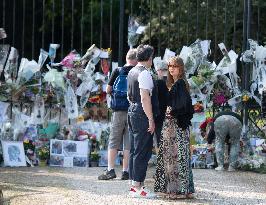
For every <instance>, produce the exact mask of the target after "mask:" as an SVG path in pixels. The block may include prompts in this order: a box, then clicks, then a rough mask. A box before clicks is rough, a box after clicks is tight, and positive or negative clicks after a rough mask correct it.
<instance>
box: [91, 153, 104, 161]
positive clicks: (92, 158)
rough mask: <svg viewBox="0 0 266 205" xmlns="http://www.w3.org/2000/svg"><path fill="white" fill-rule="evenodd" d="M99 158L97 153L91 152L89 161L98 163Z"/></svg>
mask: <svg viewBox="0 0 266 205" xmlns="http://www.w3.org/2000/svg"><path fill="white" fill-rule="evenodd" d="M100 158H101V156H100V155H99V153H98V152H97V151H94V152H91V154H90V160H91V161H98V160H99V159H100Z"/></svg>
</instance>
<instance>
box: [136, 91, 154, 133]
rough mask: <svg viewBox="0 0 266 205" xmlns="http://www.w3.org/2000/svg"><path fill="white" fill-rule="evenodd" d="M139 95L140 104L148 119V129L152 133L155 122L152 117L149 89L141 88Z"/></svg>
mask: <svg viewBox="0 0 266 205" xmlns="http://www.w3.org/2000/svg"><path fill="white" fill-rule="evenodd" d="M140 96H141V104H142V107H143V110H144V112H145V114H146V116H147V118H148V119H149V129H148V131H149V132H150V133H151V134H152V133H153V132H154V128H155V124H154V119H153V113H152V104H151V96H150V92H149V90H146V89H142V88H141V89H140Z"/></svg>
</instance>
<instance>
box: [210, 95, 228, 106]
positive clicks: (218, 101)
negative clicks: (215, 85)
mask: <svg viewBox="0 0 266 205" xmlns="http://www.w3.org/2000/svg"><path fill="white" fill-rule="evenodd" d="M213 102H214V104H216V105H222V104H224V103H226V102H227V100H226V98H225V96H224V94H223V93H217V94H216V95H215V96H214V97H213Z"/></svg>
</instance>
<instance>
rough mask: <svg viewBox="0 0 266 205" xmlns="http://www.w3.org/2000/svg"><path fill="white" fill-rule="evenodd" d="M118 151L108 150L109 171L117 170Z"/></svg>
mask: <svg viewBox="0 0 266 205" xmlns="http://www.w3.org/2000/svg"><path fill="white" fill-rule="evenodd" d="M116 155H117V149H108V171H110V170H111V169H114V168H115V159H116Z"/></svg>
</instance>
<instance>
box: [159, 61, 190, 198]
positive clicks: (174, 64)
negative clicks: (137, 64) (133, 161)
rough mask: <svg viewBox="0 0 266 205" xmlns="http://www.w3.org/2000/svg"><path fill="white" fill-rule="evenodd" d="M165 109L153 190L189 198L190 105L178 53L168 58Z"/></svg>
mask: <svg viewBox="0 0 266 205" xmlns="http://www.w3.org/2000/svg"><path fill="white" fill-rule="evenodd" d="M167 87H168V89H169V93H168V99H167V111H166V117H165V120H164V124H163V130H162V142H161V144H160V147H159V153H158V158H157V167H156V177H155V185H154V190H155V192H157V193H158V195H162V196H166V197H169V198H171V199H177V198H192V197H193V193H194V192H195V191H194V182H193V174H192V169H191V161H190V144H189V126H190V125H191V122H190V120H191V119H192V116H193V112H194V110H193V106H192V102H191V97H190V94H189V86H188V83H187V81H186V79H185V71H184V63H183V60H182V59H181V58H180V57H179V56H175V57H172V58H170V59H169V62H168V76H167Z"/></svg>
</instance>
